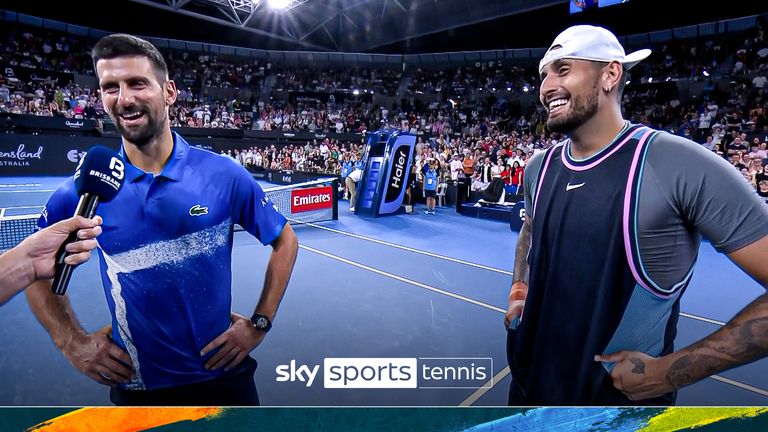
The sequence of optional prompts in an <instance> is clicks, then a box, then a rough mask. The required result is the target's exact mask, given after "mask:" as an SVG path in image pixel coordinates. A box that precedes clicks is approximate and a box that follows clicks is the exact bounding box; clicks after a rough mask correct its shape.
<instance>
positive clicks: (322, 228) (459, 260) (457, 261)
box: [303, 222, 513, 276]
mask: <svg viewBox="0 0 768 432" xmlns="http://www.w3.org/2000/svg"><path fill="white" fill-rule="evenodd" d="M303 225H309V226H311V227H312V228H319V229H321V230H325V231H330V232H333V233H336V234H341V235H345V236H348V237H354V238H357V239H360V240H366V241H369V242H372V243H378V244H381V245H385V246H390V247H393V248H396V249H401V250H406V251H408V252H413V253H417V254H421V255H426V256H429V257H432V258H439V259H441V260H445V261H450V262H454V263H458V264H464V265H468V266H471V267H476V268H480V269H483V270H488V271H492V272H496V273H501V274H505V275H509V276H512V275H513V273H512V272H511V271H507V270H502V269H497V268H495V267H489V266H486V265H482V264H477V263H473V262H470V261H464V260H461V259H458V258H452V257H449V256H445V255H440V254H436V253H433V252H427V251H424V250H421V249H415V248H412V247H408V246H403V245H399V244H396V243H390V242H387V241H384V240H379V239H375V238H371V237H366V236H363V235H360V234H354V233H351V232H346V231H341V230H337V229H333V228H328V227H324V226H322V225H317V224H314V223H311V222H303Z"/></svg>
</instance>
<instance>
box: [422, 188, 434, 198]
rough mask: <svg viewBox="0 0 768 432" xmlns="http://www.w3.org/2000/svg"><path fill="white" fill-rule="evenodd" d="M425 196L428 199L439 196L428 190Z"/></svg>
mask: <svg viewBox="0 0 768 432" xmlns="http://www.w3.org/2000/svg"><path fill="white" fill-rule="evenodd" d="M424 196H425V197H426V198H434V197H436V196H437V195H436V194H435V191H433V190H429V189H427V190H425V191H424Z"/></svg>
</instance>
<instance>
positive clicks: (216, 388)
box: [109, 356, 259, 406]
mask: <svg viewBox="0 0 768 432" xmlns="http://www.w3.org/2000/svg"><path fill="white" fill-rule="evenodd" d="M257 365H258V363H257V362H256V360H254V359H253V358H252V357H250V356H248V357H246V358H245V359H244V360H243V361H242V362H240V364H239V365H237V367H235V368H234V369H232V370H230V371H227V372H225V373H224V375H222V376H220V377H217V378H214V379H211V380H208V381H202V382H197V383H192V384H185V385H181V386H176V387H166V388H161V389H156V390H123V389H121V388H119V387H112V389H111V390H110V391H109V400H111V401H112V403H113V404H115V405H124V406H157V405H165V406H221V405H228V406H258V405H259V395H258V393H257V392H256V383H255V382H254V380H253V374H254V372H256V366H257Z"/></svg>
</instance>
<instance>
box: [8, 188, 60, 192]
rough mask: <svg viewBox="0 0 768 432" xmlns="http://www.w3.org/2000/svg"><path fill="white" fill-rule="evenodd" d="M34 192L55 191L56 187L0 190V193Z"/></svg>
mask: <svg viewBox="0 0 768 432" xmlns="http://www.w3.org/2000/svg"><path fill="white" fill-rule="evenodd" d="M36 192H56V189H32V190H12V191H7V190H0V193H36Z"/></svg>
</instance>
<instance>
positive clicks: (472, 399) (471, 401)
mask: <svg viewBox="0 0 768 432" xmlns="http://www.w3.org/2000/svg"><path fill="white" fill-rule="evenodd" d="M507 375H509V366H507V367H505V368H504V369H502V370H500V371H499V373H497V374H496V375H494V376H493V378H491V380H490V381H489V382H490V384H491V385H490V386H487V385H488V383H487V382H486V383H485V384H483V386H482V387H478V389H477V390H475V392H474V393H472V394H471V395H469V397H468V398H466V399H464V400H463V401H462V402H461V403H460V404H459V406H472V405H473V404H474V403H475V402H477V401H478V400H479V399H480V398H481V397H483V396H484V395H485V394H486V393H488V390H490V389H492V388H493V387H494V386H496V384H498V383H499V381H501V380H503V379H504V377H506V376H507Z"/></svg>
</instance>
